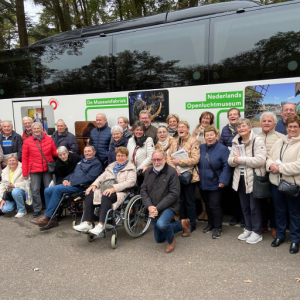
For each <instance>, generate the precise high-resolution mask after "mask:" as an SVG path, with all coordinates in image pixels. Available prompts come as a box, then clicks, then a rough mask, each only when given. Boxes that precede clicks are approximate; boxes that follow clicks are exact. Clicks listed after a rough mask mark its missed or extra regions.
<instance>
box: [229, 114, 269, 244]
mask: <svg viewBox="0 0 300 300" xmlns="http://www.w3.org/2000/svg"><path fill="white" fill-rule="evenodd" d="M236 126H237V132H238V135H236V136H235V138H234V139H233V140H232V149H231V152H230V155H229V158H228V164H229V165H230V166H231V167H235V169H234V174H233V183H232V187H233V189H234V190H235V191H237V192H238V194H239V197H240V201H241V206H242V211H243V215H244V218H245V223H246V228H245V230H244V232H243V233H242V234H240V235H239V236H238V239H239V240H241V241H246V242H247V243H248V244H256V243H258V242H260V241H262V231H261V228H262V215H261V207H260V201H259V199H256V198H254V197H253V169H254V171H255V173H256V174H257V175H259V176H264V175H265V174H266V158H267V150H266V146H265V143H264V140H263V138H261V137H260V136H257V135H256V134H255V133H254V132H253V130H252V124H251V122H250V120H248V119H239V120H238V121H237V123H236ZM253 143H254V145H253ZM253 146H254V147H253ZM252 147H253V150H254V155H252Z"/></svg>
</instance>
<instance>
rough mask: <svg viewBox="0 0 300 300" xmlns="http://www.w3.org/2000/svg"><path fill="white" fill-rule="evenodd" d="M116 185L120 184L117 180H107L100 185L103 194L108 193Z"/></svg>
mask: <svg viewBox="0 0 300 300" xmlns="http://www.w3.org/2000/svg"><path fill="white" fill-rule="evenodd" d="M116 183H118V182H117V180H116V179H107V180H105V181H103V182H101V185H100V190H101V193H102V194H103V192H104V191H106V190H107V189H111V188H112V187H113V185H114V184H116Z"/></svg>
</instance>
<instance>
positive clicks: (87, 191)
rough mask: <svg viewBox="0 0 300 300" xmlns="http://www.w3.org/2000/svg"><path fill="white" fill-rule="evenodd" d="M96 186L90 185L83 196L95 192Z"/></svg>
mask: <svg viewBox="0 0 300 300" xmlns="http://www.w3.org/2000/svg"><path fill="white" fill-rule="evenodd" d="M96 188H97V187H96V186H95V185H91V186H90V187H89V188H88V189H87V190H86V191H85V194H86V195H88V194H89V193H90V191H93V192H95V190H96Z"/></svg>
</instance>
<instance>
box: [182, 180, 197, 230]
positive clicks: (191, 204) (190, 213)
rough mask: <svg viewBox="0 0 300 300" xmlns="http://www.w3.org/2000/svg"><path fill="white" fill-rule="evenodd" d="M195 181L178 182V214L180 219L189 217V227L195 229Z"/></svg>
mask: <svg viewBox="0 0 300 300" xmlns="http://www.w3.org/2000/svg"><path fill="white" fill-rule="evenodd" d="M195 189H196V183H190V184H188V185H185V184H182V183H181V184H180V214H181V219H187V218H189V219H190V222H191V229H192V230H195V229H196V202H195Z"/></svg>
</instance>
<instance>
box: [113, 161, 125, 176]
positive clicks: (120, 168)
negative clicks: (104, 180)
mask: <svg viewBox="0 0 300 300" xmlns="http://www.w3.org/2000/svg"><path fill="white" fill-rule="evenodd" d="M127 164H128V160H127V161H126V162H124V164H118V163H116V164H115V166H114V167H113V171H114V174H115V177H116V178H117V176H118V173H119V172H120V171H121V170H123V169H124V168H125V167H126V165H127Z"/></svg>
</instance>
